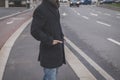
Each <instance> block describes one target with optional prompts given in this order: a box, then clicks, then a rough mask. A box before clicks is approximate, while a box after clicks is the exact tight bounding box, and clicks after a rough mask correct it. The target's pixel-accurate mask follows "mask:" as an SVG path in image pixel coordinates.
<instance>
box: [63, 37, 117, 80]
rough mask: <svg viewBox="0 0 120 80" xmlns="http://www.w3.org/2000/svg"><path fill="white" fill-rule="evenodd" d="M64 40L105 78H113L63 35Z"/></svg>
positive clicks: (111, 79)
mask: <svg viewBox="0 0 120 80" xmlns="http://www.w3.org/2000/svg"><path fill="white" fill-rule="evenodd" d="M65 40H66V41H67V43H68V44H69V45H71V46H72V47H73V48H74V49H75V50H76V51H77V52H78V53H79V54H80V55H81V56H82V57H83V58H84V59H85V60H86V61H87V62H89V64H90V65H91V66H93V67H94V68H95V69H96V70H97V71H98V72H99V73H100V74H101V75H102V76H103V77H104V78H105V79H106V80H115V79H114V78H113V77H112V76H110V75H109V74H108V73H107V72H106V71H105V70H104V69H102V68H101V67H100V66H99V65H98V64H97V63H95V61H93V60H92V59H91V58H90V57H89V56H87V55H86V54H85V53H84V52H83V51H82V50H81V49H79V48H78V47H77V46H76V45H75V44H74V43H73V42H71V41H70V40H69V39H68V38H66V37H65Z"/></svg>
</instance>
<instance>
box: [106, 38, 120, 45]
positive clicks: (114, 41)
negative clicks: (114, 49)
mask: <svg viewBox="0 0 120 80" xmlns="http://www.w3.org/2000/svg"><path fill="white" fill-rule="evenodd" d="M107 40H109V41H111V42H113V43H115V44H117V45H119V46H120V42H118V41H116V40H114V39H111V38H107Z"/></svg>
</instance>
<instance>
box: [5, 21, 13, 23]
mask: <svg viewBox="0 0 120 80" xmlns="http://www.w3.org/2000/svg"><path fill="white" fill-rule="evenodd" d="M13 22H14V21H10V22H7V23H6V24H12V23H13Z"/></svg>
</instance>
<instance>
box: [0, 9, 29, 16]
mask: <svg viewBox="0 0 120 80" xmlns="http://www.w3.org/2000/svg"><path fill="white" fill-rule="evenodd" d="M24 10H27V8H26V7H10V8H4V7H0V18H1V17H4V16H8V15H11V14H13V13H18V12H21V11H24Z"/></svg>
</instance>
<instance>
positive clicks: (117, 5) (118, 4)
mask: <svg viewBox="0 0 120 80" xmlns="http://www.w3.org/2000/svg"><path fill="white" fill-rule="evenodd" d="M110 5H111V6H115V7H120V3H113V4H110Z"/></svg>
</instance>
